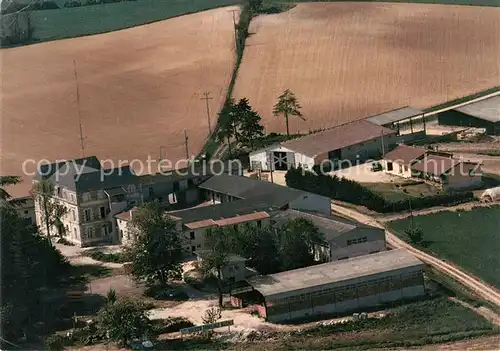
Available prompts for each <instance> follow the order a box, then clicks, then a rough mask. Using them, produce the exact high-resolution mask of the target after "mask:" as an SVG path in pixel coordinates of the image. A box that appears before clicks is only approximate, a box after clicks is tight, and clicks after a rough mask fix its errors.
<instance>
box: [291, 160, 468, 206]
mask: <svg viewBox="0 0 500 351" xmlns="http://www.w3.org/2000/svg"><path fill="white" fill-rule="evenodd" d="M285 179H286V184H287V185H288V186H289V187H291V188H296V189H300V190H305V191H309V192H311V193H315V194H319V195H323V196H327V197H330V198H332V199H334V200H339V201H345V202H349V203H352V204H355V205H361V206H365V207H367V208H368V209H370V210H373V211H376V212H380V213H388V212H402V211H408V210H410V206H411V209H414V210H418V209H423V208H429V207H433V206H440V205H447V206H450V205H456V204H460V203H464V202H467V201H471V200H472V199H474V194H473V193H472V192H470V191H468V192H451V193H446V194H439V195H432V196H420V197H412V198H411V201H407V200H398V201H391V200H387V199H386V198H384V197H383V196H382V195H380V194H378V193H376V192H374V191H372V190H371V189H368V188H367V187H365V186H363V185H362V184H360V183H358V182H356V181H353V180H350V179H346V178H339V177H337V176H335V175H334V176H330V175H324V174H321V173H320V172H310V171H306V170H303V169H301V168H293V169H290V170H289V171H288V172H287V174H286V176H285Z"/></svg>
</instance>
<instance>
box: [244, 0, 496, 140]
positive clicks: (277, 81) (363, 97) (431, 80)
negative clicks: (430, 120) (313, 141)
mask: <svg viewBox="0 0 500 351" xmlns="http://www.w3.org/2000/svg"><path fill="white" fill-rule="evenodd" d="M250 33H251V36H250V37H249V38H248V40H247V47H246V49H245V55H244V57H243V62H242V65H241V67H240V71H239V77H238V79H237V83H236V88H235V97H236V98H241V97H248V98H249V99H250V103H251V104H252V106H253V107H255V108H256V109H257V110H258V111H259V112H260V113H261V115H262V116H263V119H264V122H265V126H266V129H267V131H280V132H283V131H284V130H285V123H284V121H283V118H282V117H279V118H277V117H273V116H272V107H273V105H274V103H275V102H276V97H277V96H278V95H279V94H280V93H281V92H282V91H283V90H284V89H287V88H289V89H291V90H292V91H293V92H295V94H296V95H297V97H298V99H299V102H300V103H301V105H302V106H303V110H302V112H303V114H304V116H305V118H307V121H306V122H304V121H302V120H300V119H293V120H291V131H292V132H294V133H295V132H298V131H301V132H307V131H308V130H309V129H318V128H325V127H330V126H334V125H337V124H341V123H344V122H347V121H351V120H356V119H360V118H364V117H367V116H370V115H374V114H378V113H381V112H384V111H387V110H390V109H395V108H398V107H402V106H405V105H411V106H415V107H420V108H425V107H429V106H432V105H437V104H439V103H442V102H444V101H446V100H447V99H453V98H457V97H460V96H464V95H468V94H470V93H473V92H476V91H480V90H484V89H487V88H490V87H492V86H496V85H499V84H500V68H499V66H498V62H499V60H500V8H497V7H494V8H493V7H491V8H488V7H474V6H453V5H433V4H396V3H367V2H363V3H347V2H346V3H309V4H299V5H297V6H296V7H295V8H293V9H292V10H290V11H288V12H284V13H281V14H277V15H265V16H259V17H257V18H255V19H254V20H253V21H252V24H251V26H250Z"/></svg>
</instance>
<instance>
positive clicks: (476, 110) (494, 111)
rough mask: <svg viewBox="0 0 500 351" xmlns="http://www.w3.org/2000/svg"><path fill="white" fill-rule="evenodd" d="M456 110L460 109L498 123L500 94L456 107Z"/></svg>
mask: <svg viewBox="0 0 500 351" xmlns="http://www.w3.org/2000/svg"><path fill="white" fill-rule="evenodd" d="M455 111H459V112H462V113H465V114H466V115H469V116H473V117H476V118H479V119H483V120H485V121H489V122H493V123H497V122H500V96H495V97H492V98H489V99H485V100H482V101H478V102H474V103H472V104H468V105H465V106H462V107H459V108H456V109H455Z"/></svg>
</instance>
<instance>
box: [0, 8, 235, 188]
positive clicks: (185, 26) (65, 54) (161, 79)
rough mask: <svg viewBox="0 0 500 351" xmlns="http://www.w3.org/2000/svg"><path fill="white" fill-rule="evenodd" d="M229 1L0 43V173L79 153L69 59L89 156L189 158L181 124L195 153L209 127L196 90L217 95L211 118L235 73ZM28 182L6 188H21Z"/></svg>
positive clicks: (212, 102)
mask: <svg viewBox="0 0 500 351" xmlns="http://www.w3.org/2000/svg"><path fill="white" fill-rule="evenodd" d="M231 9H238V7H230V8H228V7H226V8H221V9H216V10H210V11H206V12H201V13H197V14H193V15H187V16H182V17H179V18H174V19H170V20H166V21H162V22H157V23H153V24H150V25H144V26H139V27H135V28H130V29H126V30H121V31H116V32H112V33H106V34H100V35H94V36H88V37H82V38H74V39H68V40H59V41H54V42H48V43H42V44H36V45H30V46H27V47H19V48H12V49H4V50H2V65H1V66H0V74H1V80H2V103H1V108H2V123H1V127H0V133H1V135H2V143H1V146H0V157H1V159H0V164H1V166H2V174H12V175H22V164H23V161H25V160H28V159H34V160H36V161H38V160H42V159H48V160H51V161H54V160H56V159H72V158H76V157H80V155H81V150H80V141H79V128H78V105H77V103H76V81H75V72H74V65H73V62H74V61H75V62H76V66H77V72H78V82H79V94H80V111H81V120H82V125H83V133H84V136H85V138H86V139H85V154H86V155H96V156H98V157H99V158H101V159H110V160H113V161H114V162H115V165H117V163H116V162H117V161H118V160H129V161H130V160H133V159H138V160H143V161H145V160H147V158H148V156H150V157H151V158H152V159H153V160H157V159H158V158H159V156H160V155H159V152H160V146H163V147H164V148H165V150H166V151H165V152H166V154H165V155H163V156H164V157H165V158H168V159H169V160H172V161H173V162H176V161H177V160H178V159H180V158H183V157H185V146H184V130H187V133H188V137H189V152H190V154H193V155H196V154H197V153H198V152H199V150H200V149H201V147H202V146H203V144H204V142H205V139H206V137H207V134H208V124H207V115H206V106H205V102H204V101H202V100H200V98H202V97H203V95H202V94H203V92H205V91H207V92H210V93H211V97H213V98H214V99H213V100H210V101H209V103H210V106H211V111H212V118H213V120H212V121H213V124H215V116H216V115H215V113H216V111H217V110H218V108H219V107H220V106H221V105H222V103H223V101H224V98H225V94H226V88H227V85H228V83H229V81H230V79H231V75H232V71H233V66H234V39H233V38H234V32H233V17H232V13H231V12H229V10H231ZM21 140H22V142H21ZM105 166H106V167H110V166H111V164H110V163H108V164H106V165H105ZM136 166H137V165H136ZM135 168H136V171H140V169H137V168H138V167H135ZM34 169H35V167H34V165H33V164H30V165H29V167H28V168H27V171H28V172H32V171H34ZM30 183H31V182H30V179H27V178H25V179H24V183H23V184H21V185H19V186H17V187H13V188H12V189H9V192H11V193H12V194H13V195H15V196H20V195H24V194H27V190H28V188H29V187H30Z"/></svg>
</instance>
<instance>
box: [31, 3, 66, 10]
mask: <svg viewBox="0 0 500 351" xmlns="http://www.w3.org/2000/svg"><path fill="white" fill-rule="evenodd" d="M59 8H60V7H59V5H57V3H55V2H54V1H38V2H36V3H35V4H34V5H33V7H32V9H33V10H57V9H59Z"/></svg>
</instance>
